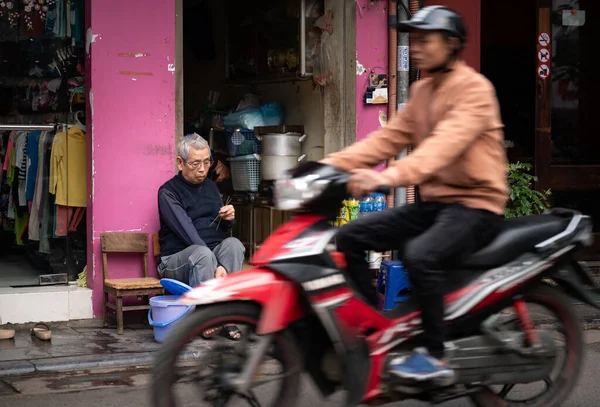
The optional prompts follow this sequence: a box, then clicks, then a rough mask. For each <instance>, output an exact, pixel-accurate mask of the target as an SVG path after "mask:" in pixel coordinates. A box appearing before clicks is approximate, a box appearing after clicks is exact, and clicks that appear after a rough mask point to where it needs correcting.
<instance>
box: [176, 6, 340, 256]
mask: <svg viewBox="0 0 600 407" xmlns="http://www.w3.org/2000/svg"><path fill="white" fill-rule="evenodd" d="M182 6H183V21H182V23H183V30H182V32H183V120H184V123H183V128H184V133H185V134H189V133H193V132H195V133H198V134H200V135H201V136H203V137H204V138H205V139H206V140H207V141H208V142H209V144H210V146H211V149H212V152H213V157H214V160H215V161H217V162H218V161H220V163H221V164H222V165H223V166H224V167H227V168H228V170H229V173H230V176H231V178H230V179H226V180H224V181H220V182H217V187H218V188H219V190H220V192H221V194H222V195H223V200H224V202H227V201H228V200H230V202H231V203H232V204H233V205H234V206H235V207H236V223H235V225H234V229H233V231H232V233H233V236H234V237H237V238H239V239H240V240H241V241H242V242H243V243H244V244H245V246H246V254H247V255H251V254H253V252H254V251H255V249H256V247H257V246H258V245H260V244H261V243H262V242H263V241H264V239H266V237H267V236H268V235H270V233H271V232H272V230H273V229H274V228H276V227H277V226H278V225H279V224H281V223H282V222H283V221H284V220H286V219H287V216H289V215H285V214H283V213H282V212H280V211H275V210H274V209H273V206H272V178H269V177H266V176H265V174H264V173H263V171H261V172H260V176H259V177H260V184H259V186H258V188H254V187H253V188H248V185H245V184H244V183H242V182H237V183H236V182H233V181H234V180H235V178H236V177H237V178H238V179H244V180H248V182H250V181H252V179H251V178H252V177H254V175H252V176H250V175H246V174H241V173H240V172H241V171H246V170H245V169H247V171H246V172H247V174H251V173H252V174H254V172H253V171H254V170H253V169H254V168H256V163H253V162H251V161H249V160H244V161H239V162H236V164H234V165H232V164H231V163H232V161H231V160H230V159H231V158H233V157H235V158H238V157H236V156H240V155H244V156H245V155H250V154H252V153H253V152H257V151H258V152H260V151H261V150H260V149H259V150H255V148H254V143H255V138H254V134H253V132H252V131H248V129H246V128H242V127H244V126H240V125H237V126H236V127H234V128H232V127H231V126H229V125H228V122H227V121H226V120H224V118H225V117H226V116H227V115H229V114H231V113H233V112H236V111H237V110H239V109H242V108H244V107H246V108H256V107H258V106H264V105H266V104H272V103H276V104H278V105H279V106H280V107H282V110H283V125H285V129H287V130H285V132H295V131H302V132H303V133H304V134H306V135H307V137H306V138H305V139H304V141H303V143H302V152H301V153H302V155H305V157H304V159H306V160H318V159H320V158H322V157H323V151H324V148H323V146H324V136H325V127H324V126H325V122H324V102H323V91H322V89H321V88H320V87H319V86H316V85H315V84H314V83H313V80H312V79H311V77H310V76H309V75H301V74H300V71H301V70H302V69H303V66H302V59H301V58H300V56H301V44H300V38H301V37H302V35H304V36H305V49H306V51H305V54H306V55H305V58H304V68H305V69H306V71H310V70H311V69H312V64H311V60H310V58H311V55H312V53H311V51H312V46H313V44H314V43H315V41H316V40H317V39H318V38H319V34H320V33H321V30H320V29H317V28H316V27H315V26H314V24H315V22H316V20H317V19H318V18H320V17H321V16H323V15H324V13H325V6H324V1H323V0H305V1H301V0H285V1H281V0H261V1H258V2H248V1H245V0H227V1H222V0H182ZM302 16H304V25H301V24H300V21H301V19H302ZM301 27H304V28H301ZM340 29H341V27H340ZM302 30H304V31H303V34H301V31H302ZM250 116H252V115H250ZM252 124H254V123H252ZM258 126H260V125H258ZM278 127H279V128H282V127H281V126H278ZM298 128H301V129H302V130H294V129H298ZM238 129H239V131H238ZM250 130H253V129H250ZM275 132H276V133H279V132H280V131H275ZM281 132H284V130H281ZM229 140H233V141H234V142H233V143H231V142H228V141H229ZM236 143H237V144H236ZM240 143H241V144H240ZM236 146H239V148H237V147H236ZM264 157H265V155H264V154H263V155H262V157H261V162H264ZM292 158H294V157H292ZM299 158H300V156H299V157H296V159H299ZM213 169H214V170H215V171H216V165H215V167H213ZM236 171H237V173H236ZM211 178H212V179H213V180H215V181H216V180H218V179H219V174H217V173H216V172H211ZM165 181H166V180H165ZM252 182H253V181H252ZM250 189H252V190H250Z"/></svg>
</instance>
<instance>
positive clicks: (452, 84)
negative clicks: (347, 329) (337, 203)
mask: <svg viewBox="0 0 600 407" xmlns="http://www.w3.org/2000/svg"><path fill="white" fill-rule="evenodd" d="M399 27H400V29H402V30H404V31H409V32H410V33H411V57H412V60H413V63H414V65H415V66H416V67H417V68H418V69H420V70H422V71H425V72H426V73H427V74H428V75H427V76H428V77H427V78H426V79H423V80H420V81H418V82H416V83H414V84H413V85H412V86H411V90H410V98H409V100H408V101H407V103H406V105H405V106H404V107H403V108H402V109H401V110H399V112H398V113H397V114H396V115H395V116H394V117H391V118H390V120H389V121H388V123H387V125H386V126H384V127H383V128H382V129H380V130H378V131H375V132H373V133H371V134H370V135H369V136H368V137H367V138H366V139H364V140H362V141H359V142H356V143H354V144H353V145H351V146H349V147H347V148H345V149H344V150H342V151H340V152H337V153H334V154H331V155H329V156H328V157H326V158H325V159H324V160H322V161H321V162H322V163H325V164H329V165H332V166H334V167H337V168H339V169H342V170H346V171H350V172H351V173H352V176H351V178H350V181H349V183H348V190H349V192H350V193H351V194H352V195H353V196H354V197H356V198H360V197H363V196H365V195H366V194H368V193H370V192H373V191H375V190H376V189H377V188H379V187H381V186H389V187H405V186H410V185H420V195H421V198H422V202H420V203H417V204H414V205H404V206H402V207H398V208H392V209H388V210H386V211H383V212H376V213H373V214H370V215H369V216H367V217H364V218H360V219H358V220H356V221H353V222H350V223H349V224H347V225H344V226H343V227H342V228H341V229H340V231H339V234H338V235H337V237H336V242H337V246H338V250H340V251H342V252H344V253H345V255H346V258H347V263H348V273H349V274H350V276H351V277H352V278H353V279H354V280H355V282H356V283H357V284H358V289H359V290H360V291H361V293H362V294H363V295H364V296H366V298H367V299H368V300H369V301H370V302H372V303H373V304H374V303H375V302H376V294H375V289H374V287H373V286H372V284H371V278H370V276H369V273H368V266H367V263H366V262H365V259H364V257H365V256H364V253H365V251H366V250H375V251H379V252H381V251H386V250H390V249H399V250H401V253H402V257H401V258H402V259H403V261H404V264H405V266H406V269H407V271H408V273H409V276H410V280H411V283H412V286H413V292H414V295H415V298H416V301H417V304H418V306H419V308H420V309H421V312H422V328H423V339H424V345H425V347H426V349H425V350H415V351H414V352H413V353H412V354H411V355H410V356H409V357H408V358H397V359H396V360H392V361H391V362H390V365H389V366H388V370H389V373H391V374H392V375H394V376H396V377H398V378H401V379H403V380H404V381H409V382H434V383H435V384H451V383H452V381H453V380H454V371H453V369H452V367H451V366H450V365H449V363H448V361H447V360H445V359H444V334H445V332H444V331H445V327H444V300H443V295H444V289H443V286H444V280H445V278H446V275H445V273H443V272H441V270H444V269H447V268H448V266H451V265H452V264H456V263H457V262H460V260H461V259H463V258H465V257H467V256H469V255H470V254H472V253H474V252H475V251H477V250H478V249H480V248H482V247H483V246H485V245H487V244H488V243H490V242H491V240H492V239H493V238H494V237H495V236H496V235H497V234H498V233H499V231H500V228H501V222H502V219H503V214H504V208H505V204H506V201H507V198H508V185H507V179H506V163H507V159H506V152H505V149H504V144H503V142H504V134H503V124H502V121H501V118H500V108H499V103H498V100H497V98H496V93H495V89H494V87H493V85H492V84H491V83H490V82H489V81H488V80H487V79H486V78H485V77H484V76H483V75H481V74H480V73H478V72H476V71H475V70H474V69H472V68H471V67H469V66H468V65H466V64H465V62H464V61H463V60H462V59H461V58H460V53H461V51H462V50H463V49H464V47H465V43H466V39H467V37H466V27H465V23H464V21H463V19H462V17H461V16H460V15H459V14H458V13H456V12H455V11H453V10H451V9H449V8H447V7H444V6H429V7H425V8H423V9H421V10H419V11H418V12H417V13H416V14H415V15H414V16H413V17H412V18H411V19H410V20H408V21H403V22H401V23H400V26H399ZM409 145H413V146H414V147H415V149H414V151H413V152H412V154H410V155H409V156H407V157H406V158H403V159H401V160H398V161H395V162H394V163H393V165H391V166H389V167H388V168H387V169H385V170H384V171H382V172H378V171H375V170H373V169H372V168H373V167H375V166H377V165H378V164H379V163H381V162H382V161H383V160H386V159H389V158H391V157H395V156H396V155H397V154H399V153H400V152H401V151H402V150H404V149H405V148H406V147H408V146H409ZM447 278H448V279H452V275H451V274H450V275H448V277H447Z"/></svg>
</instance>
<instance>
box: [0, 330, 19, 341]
mask: <svg viewBox="0 0 600 407" xmlns="http://www.w3.org/2000/svg"><path fill="white" fill-rule="evenodd" d="M16 334H17V333H16V332H15V330H14V329H0V340H4V339H14V337H15V335H16Z"/></svg>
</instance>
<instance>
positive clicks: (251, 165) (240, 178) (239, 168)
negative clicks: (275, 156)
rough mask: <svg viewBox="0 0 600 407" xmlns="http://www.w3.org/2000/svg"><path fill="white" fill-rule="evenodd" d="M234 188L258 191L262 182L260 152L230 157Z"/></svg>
mask: <svg viewBox="0 0 600 407" xmlns="http://www.w3.org/2000/svg"><path fill="white" fill-rule="evenodd" d="M229 163H230V170H231V181H232V183H233V190H234V191H239V192H257V191H258V185H259V184H260V156H259V155H258V154H250V155H244V156H240V157H231V158H230V159H229Z"/></svg>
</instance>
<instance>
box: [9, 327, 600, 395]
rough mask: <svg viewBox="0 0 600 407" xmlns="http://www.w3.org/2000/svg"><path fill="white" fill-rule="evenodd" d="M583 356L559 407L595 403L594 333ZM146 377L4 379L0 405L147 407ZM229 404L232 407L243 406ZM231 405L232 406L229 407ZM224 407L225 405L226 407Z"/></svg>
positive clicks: (189, 390)
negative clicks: (580, 369)
mask: <svg viewBox="0 0 600 407" xmlns="http://www.w3.org/2000/svg"><path fill="white" fill-rule="evenodd" d="M587 342H588V345H587V349H588V352H587V355H586V364H585V366H584V372H583V374H582V376H581V379H580V382H579V385H578V386H577V388H576V389H575V391H574V392H573V394H572V396H571V398H570V399H569V400H568V402H567V403H565V404H564V405H563V406H561V407H590V406H592V405H596V404H597V402H596V400H599V399H600V386H598V382H599V379H600V331H591V332H589V333H588V334H587ZM147 386H148V376H147V374H146V373H145V372H143V371H122V372H114V371H104V372H102V371H98V372H95V373H94V374H93V375H90V374H86V375H53V376H45V377H44V376H37V377H33V378H18V379H17V378H15V379H10V380H9V379H6V380H5V381H4V382H0V406H10V407H80V406H82V407H124V406H135V407H142V406H144V407H145V406H149V405H150V403H149V392H148V388H147ZM195 390H196V389H195V388H193V387H192V386H186V387H184V388H182V389H181V391H180V392H178V394H179V395H180V396H181V401H182V403H181V406H185V407H187V406H203V405H206V404H202V403H198V404H197V403H196V401H197V400H196V397H197V393H196V392H195ZM262 396H264V399H265V400H264V401H265V404H264V405H267V403H268V402H270V400H269V398H270V396H271V397H272V395H271V394H269V391H268V389H267V390H266V391H265V392H264V394H262V395H261V397H259V398H262ZM244 405H246V406H247V404H244V403H235V404H233V406H244ZM316 405H318V406H319V407H337V406H341V402H340V397H333V398H332V399H330V400H326V401H323V400H321V399H320V398H319V396H318V395H317V394H316V392H315V391H314V389H313V388H312V387H311V385H310V384H309V383H308V382H306V383H305V384H304V386H303V390H302V395H301V399H300V400H299V403H298V407H315V406H316ZM398 405H399V406H402V407H420V406H425V405H427V404H424V403H419V402H404V403H400V404H398ZM470 405H471V404H470V403H469V402H468V401H466V400H464V401H463V400H460V401H453V402H449V403H446V404H443V405H442V406H444V407H467V406H470ZM233 406H232V407H233ZM228 407H230V406H228Z"/></svg>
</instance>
